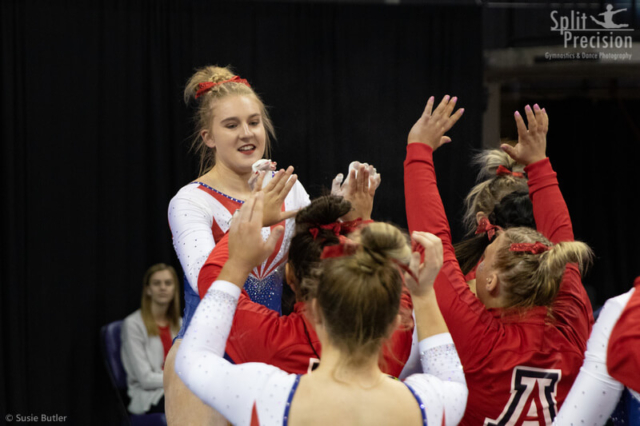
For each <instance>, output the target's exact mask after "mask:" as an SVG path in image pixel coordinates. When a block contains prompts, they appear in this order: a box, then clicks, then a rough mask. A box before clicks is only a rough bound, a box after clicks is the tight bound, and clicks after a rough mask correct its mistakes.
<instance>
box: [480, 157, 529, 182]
mask: <svg viewBox="0 0 640 426" xmlns="http://www.w3.org/2000/svg"><path fill="white" fill-rule="evenodd" d="M471 163H472V164H473V165H475V166H478V167H479V168H480V171H479V172H478V177H477V181H478V182H479V181H483V180H487V179H491V178H493V177H495V176H496V171H497V170H498V167H500V166H503V167H506V168H507V169H509V170H510V171H512V172H520V173H523V172H524V166H523V165H521V164H519V163H517V162H516V161H515V160H514V159H513V158H511V157H510V156H509V154H507V153H506V152H504V151H502V150H500V149H486V150H484V151H482V152H479V153H478V154H476V155H475V156H474V157H473V159H472V160H471Z"/></svg>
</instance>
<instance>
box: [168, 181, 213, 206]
mask: <svg viewBox="0 0 640 426" xmlns="http://www.w3.org/2000/svg"><path fill="white" fill-rule="evenodd" d="M211 198H212V197H211V196H210V195H209V194H207V192H206V191H202V190H201V189H200V185H199V184H197V183H195V182H190V183H188V184H187V185H185V186H183V187H182V188H180V190H179V191H178V192H177V193H176V195H174V196H173V198H172V199H171V201H170V202H169V209H171V206H175V205H180V204H182V203H193V202H207V201H210V199H211Z"/></svg>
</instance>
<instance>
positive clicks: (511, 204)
mask: <svg viewBox="0 0 640 426" xmlns="http://www.w3.org/2000/svg"><path fill="white" fill-rule="evenodd" d="M473 164H474V165H476V166H479V167H480V171H479V173H478V180H479V181H480V182H479V183H478V184H476V185H475V186H474V187H473V188H472V189H471V191H469V194H467V196H466V197H465V214H464V219H463V222H464V226H465V228H466V229H467V238H465V239H464V240H462V241H460V242H458V243H456V244H454V249H455V251H456V258H457V259H458V263H460V268H461V269H462V273H463V274H465V278H466V279H467V281H471V280H473V284H474V285H473V286H472V289H473V290H474V292H475V268H476V266H477V265H478V263H479V261H480V258H481V257H482V255H483V254H484V250H485V249H486V248H487V246H488V245H489V243H490V242H491V240H492V239H493V237H494V236H495V231H493V230H494V229H496V228H495V227H496V226H497V227H500V228H502V229H506V228H512V227H517V226H526V227H528V228H534V229H535V227H536V224H535V221H534V219H533V208H532V206H531V200H530V199H529V190H528V187H527V178H526V175H525V173H524V170H523V166H522V165H519V164H518V163H516V162H515V161H514V160H513V159H512V158H511V157H509V155H508V154H507V153H506V152H504V151H501V150H497V149H489V150H485V151H482V152H480V153H479V154H477V155H476V156H475V157H474V158H473Z"/></svg>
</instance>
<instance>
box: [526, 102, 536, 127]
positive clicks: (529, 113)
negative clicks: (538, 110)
mask: <svg viewBox="0 0 640 426" xmlns="http://www.w3.org/2000/svg"><path fill="white" fill-rule="evenodd" d="M524 112H525V114H527V126H528V127H529V131H530V132H535V131H537V130H538V122H537V121H536V117H535V115H533V110H532V109H531V107H530V106H529V105H527V106H526V107H524Z"/></svg>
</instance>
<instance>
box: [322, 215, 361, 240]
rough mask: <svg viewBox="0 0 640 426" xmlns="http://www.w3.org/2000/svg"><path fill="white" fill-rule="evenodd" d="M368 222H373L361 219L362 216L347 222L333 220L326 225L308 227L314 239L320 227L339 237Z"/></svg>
mask: <svg viewBox="0 0 640 426" xmlns="http://www.w3.org/2000/svg"><path fill="white" fill-rule="evenodd" d="M369 223H373V220H362V218H357V219H355V220H352V221H349V222H333V223H329V224H326V225H319V226H314V227H313V228H309V232H310V233H311V235H313V239H314V240H315V239H316V238H318V234H319V232H320V229H328V230H331V231H333V234H334V235H335V236H336V237H339V236H340V235H341V234H343V233H344V234H350V233H352V232H354V231H355V230H356V229H358V228H360V227H361V226H362V225H367V224H369Z"/></svg>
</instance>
